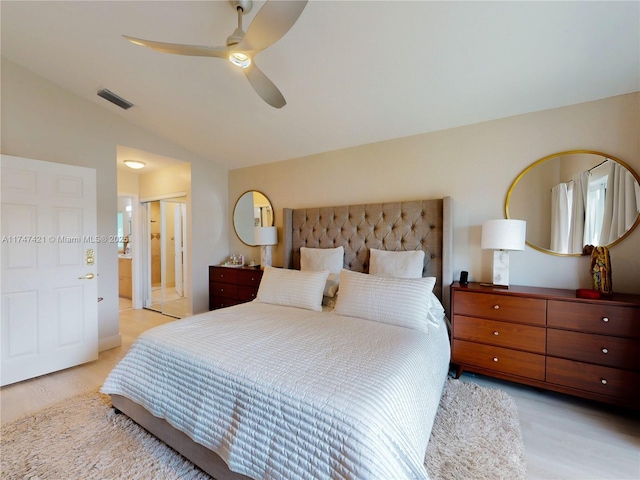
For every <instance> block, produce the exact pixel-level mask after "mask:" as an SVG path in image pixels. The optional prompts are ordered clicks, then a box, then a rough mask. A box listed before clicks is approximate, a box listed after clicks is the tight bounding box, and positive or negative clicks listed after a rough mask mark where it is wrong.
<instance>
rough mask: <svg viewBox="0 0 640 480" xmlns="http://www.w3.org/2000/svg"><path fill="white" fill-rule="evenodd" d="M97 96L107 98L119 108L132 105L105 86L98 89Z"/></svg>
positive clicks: (127, 107)
mask: <svg viewBox="0 0 640 480" xmlns="http://www.w3.org/2000/svg"><path fill="white" fill-rule="evenodd" d="M98 96H99V97H102V98H104V99H105V100H109V101H110V102H111V103H113V104H114V105H117V106H119V107H120V108H123V109H125V110H127V109H129V108H131V107H133V103H131V102H127V101H126V100H125V99H124V98H122V97H119V96H118V95H116V94H115V93H113V92H112V91H110V90H107V89H106V88H103V89H102V90H98Z"/></svg>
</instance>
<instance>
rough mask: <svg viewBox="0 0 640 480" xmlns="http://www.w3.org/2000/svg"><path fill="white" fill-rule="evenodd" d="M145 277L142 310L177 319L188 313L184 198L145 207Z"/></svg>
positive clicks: (158, 201)
mask: <svg viewBox="0 0 640 480" xmlns="http://www.w3.org/2000/svg"><path fill="white" fill-rule="evenodd" d="M144 205H145V212H146V215H145V217H146V221H145V227H146V230H147V235H146V241H147V252H148V254H147V255H146V256H145V257H146V259H147V268H145V271H147V276H146V277H147V278H146V281H145V298H144V307H145V308H147V309H149V310H154V311H157V312H160V313H162V314H164V315H170V316H172V317H176V318H183V317H186V316H187V315H188V314H189V299H188V298H187V296H186V290H185V279H186V278H187V273H188V272H187V262H186V261H185V260H186V253H187V252H186V248H187V198H186V196H181V197H173V198H167V199H162V200H155V201H149V202H146V203H145V204H144Z"/></svg>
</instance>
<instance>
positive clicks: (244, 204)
mask: <svg viewBox="0 0 640 480" xmlns="http://www.w3.org/2000/svg"><path fill="white" fill-rule="evenodd" d="M273 221H274V219H273V206H272V205H271V202H270V201H269V199H268V198H267V196H266V195H265V194H264V193H261V192H258V191H257V190H249V191H248V192H245V193H243V194H242V195H240V198H238V201H237V202H236V206H235V207H234V208H233V228H234V229H235V231H236V235H238V238H239V239H240V240H241V241H242V243H245V244H246V245H249V246H251V247H255V246H256V243H255V241H254V239H253V229H254V227H273Z"/></svg>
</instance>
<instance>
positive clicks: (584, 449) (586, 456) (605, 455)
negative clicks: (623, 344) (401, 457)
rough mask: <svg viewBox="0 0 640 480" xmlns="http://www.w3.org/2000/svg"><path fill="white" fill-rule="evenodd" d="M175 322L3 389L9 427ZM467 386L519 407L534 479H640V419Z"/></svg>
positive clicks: (123, 329) (128, 316)
mask: <svg viewBox="0 0 640 480" xmlns="http://www.w3.org/2000/svg"><path fill="white" fill-rule="evenodd" d="M174 320H175V319H174V318H171V317H166V316H163V315H161V314H159V313H156V312H152V311H149V310H122V311H121V312H120V333H121V334H122V342H123V345H122V346H121V347H119V348H114V349H112V350H108V351H105V352H102V353H101V354H100V358H99V360H97V361H95V362H91V363H88V364H86V365H82V366H78V367H74V368H70V369H67V370H63V371H61V372H56V373H52V374H50V375H44V376H42V377H38V378H34V379H31V380H26V381H24V382H20V383H17V384H14V385H9V386H6V387H3V388H2V389H0V400H1V414H2V423H6V422H9V421H11V420H13V419H15V418H18V417H21V416H23V415H28V414H30V413H33V412H35V411H37V410H39V409H41V408H43V407H45V406H48V405H52V404H54V403H57V402H59V401H61V400H64V399H66V398H69V397H71V396H74V395H77V394H79V393H82V392H85V391H89V390H92V389H97V388H98V387H99V386H100V385H101V384H102V382H103V381H104V379H105V377H106V375H107V374H108V372H109V371H110V370H111V368H113V366H114V365H115V364H116V363H117V362H118V360H119V359H120V358H122V357H123V356H124V355H125V353H126V352H127V351H128V350H129V347H130V346H131V344H132V342H133V341H134V340H135V338H136V337H137V336H138V335H139V334H140V333H141V332H143V331H145V330H146V329H148V328H151V327H153V326H156V325H160V324H163V323H167V322H171V321H174ZM462 380H463V381H468V382H475V383H478V384H480V385H483V386H487V387H491V388H499V389H503V390H505V391H507V392H508V393H509V394H510V395H511V396H512V397H513V398H514V399H515V402H516V404H517V405H518V413H519V416H520V425H521V427H522V435H523V438H524V443H525V450H526V456H527V472H528V478H529V479H543V480H553V479H569V480H588V479H593V480H613V479H616V480H621V479H624V480H638V479H640V418H639V416H638V414H636V413H632V412H629V411H624V410H621V409H617V408H615V407H610V406H606V405H603V404H599V403H595V402H589V401H585V400H581V399H577V398H573V397H570V396H566V395H562V394H556V393H553V392H545V391H539V390H537V389H534V388H530V387H526V386H520V385H516V384H513V383H509V382H503V381H500V380H495V379H491V378H489V377H480V376H474V375H469V374H466V373H465V374H463V376H462ZM456 480H457V479H456ZM460 480H467V479H460Z"/></svg>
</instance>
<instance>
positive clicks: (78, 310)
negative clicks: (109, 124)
mask: <svg viewBox="0 0 640 480" xmlns="http://www.w3.org/2000/svg"><path fill="white" fill-rule="evenodd" d="M0 163H1V172H2V193H1V203H2V230H1V236H2V267H1V273H2V278H1V285H2V286H1V290H2V297H1V298H2V300H1V302H0V303H1V310H2V328H1V330H0V332H1V333H0V335H1V342H0V344H1V347H2V353H1V359H2V367H1V378H0V384H1V385H7V384H10V383H14V382H19V381H21V380H25V379H28V378H32V377H35V376H38V375H43V374H46V373H50V372H54V371H57V370H62V369H64V368H68V367H72V366H74V365H78V364H81V363H85V362H89V361H92V360H96V359H97V358H98V305H97V302H98V293H97V292H98V288H97V285H98V283H97V282H98V280H97V278H96V275H97V268H96V267H97V260H98V259H97V256H96V242H97V241H98V240H99V239H97V238H96V232H97V230H96V172H95V170H94V169H91V168H84V167H76V166H71V165H64V164H59V163H51V162H43V161H39V160H31V159H26V158H19V157H12V156H8V155H2V157H1V162H0Z"/></svg>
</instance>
